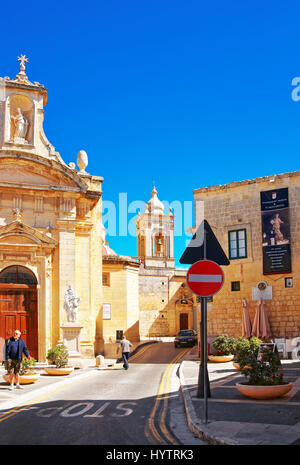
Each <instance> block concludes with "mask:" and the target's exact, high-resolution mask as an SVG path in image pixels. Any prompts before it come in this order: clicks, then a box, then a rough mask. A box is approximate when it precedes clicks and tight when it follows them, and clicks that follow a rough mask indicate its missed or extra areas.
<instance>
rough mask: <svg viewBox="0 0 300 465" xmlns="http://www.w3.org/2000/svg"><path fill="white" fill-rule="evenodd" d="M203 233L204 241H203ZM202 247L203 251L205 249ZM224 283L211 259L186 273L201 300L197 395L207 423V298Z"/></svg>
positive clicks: (220, 271)
mask: <svg viewBox="0 0 300 465" xmlns="http://www.w3.org/2000/svg"><path fill="white" fill-rule="evenodd" d="M205 239H206V238H205V235H204V241H205ZM205 249H206V248H205V247H204V251H205ZM223 283H224V273H223V271H222V269H221V267H220V266H219V265H218V264H217V263H215V262H213V261H211V260H206V259H205V258H204V259H203V260H199V261H198V262H196V263H194V264H193V265H192V266H191V267H190V269H189V270H188V273H187V285H188V287H189V288H190V290H191V291H192V292H194V293H195V294H196V295H197V296H198V297H197V301H198V302H199V300H198V299H199V297H200V299H201V300H200V301H201V324H200V337H201V363H200V369H199V377H198V392H197V396H198V397H200V398H204V419H203V421H204V423H207V416H208V415H207V398H208V396H209V397H210V386H209V378H208V371H207V298H208V297H209V296H212V295H214V294H216V293H217V292H218V291H219V290H220V289H221V287H222V286H223Z"/></svg>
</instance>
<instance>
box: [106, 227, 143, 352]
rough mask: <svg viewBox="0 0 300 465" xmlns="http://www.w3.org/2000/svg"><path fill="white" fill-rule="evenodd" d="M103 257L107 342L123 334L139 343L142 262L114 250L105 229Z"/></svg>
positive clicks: (113, 340)
mask: <svg viewBox="0 0 300 465" xmlns="http://www.w3.org/2000/svg"><path fill="white" fill-rule="evenodd" d="M102 257H103V263H102V267H103V268H102V287H103V338H104V342H105V343H111V342H115V341H116V340H118V339H120V337H121V335H122V334H125V335H126V337H127V338H128V339H129V340H130V341H132V342H135V341H139V340H140V332H139V268H140V263H139V261H138V260H136V259H133V258H132V257H127V256H124V255H118V254H117V253H116V252H115V251H114V250H112V249H111V248H110V247H109V246H108V243H107V241H106V240H105V233H104V228H103V246H102ZM106 353H107V346H105V354H106Z"/></svg>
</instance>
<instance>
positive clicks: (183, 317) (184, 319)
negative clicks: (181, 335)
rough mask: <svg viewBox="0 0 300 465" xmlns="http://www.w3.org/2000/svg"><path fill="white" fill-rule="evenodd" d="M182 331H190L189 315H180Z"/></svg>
mask: <svg viewBox="0 0 300 465" xmlns="http://www.w3.org/2000/svg"><path fill="white" fill-rule="evenodd" d="M182 329H189V315H188V313H180V330H182Z"/></svg>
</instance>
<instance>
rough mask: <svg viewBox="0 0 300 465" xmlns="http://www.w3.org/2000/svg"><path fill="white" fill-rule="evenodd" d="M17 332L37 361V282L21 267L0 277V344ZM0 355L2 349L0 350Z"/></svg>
mask: <svg viewBox="0 0 300 465" xmlns="http://www.w3.org/2000/svg"><path fill="white" fill-rule="evenodd" d="M15 329H19V330H20V331H21V338H22V339H23V340H24V341H25V343H26V345H27V347H28V350H29V353H30V355H31V356H32V357H34V358H35V359H36V360H37V359H38V313H37V280H36V277H35V275H34V274H33V273H32V271H31V270H29V269H28V268H25V267H24V266H20V265H14V266H9V267H7V268H5V269H4V270H2V271H1V273H0V343H1V346H3V343H4V341H5V339H6V338H8V337H11V336H13V333H14V330H15ZM1 354H2V347H1Z"/></svg>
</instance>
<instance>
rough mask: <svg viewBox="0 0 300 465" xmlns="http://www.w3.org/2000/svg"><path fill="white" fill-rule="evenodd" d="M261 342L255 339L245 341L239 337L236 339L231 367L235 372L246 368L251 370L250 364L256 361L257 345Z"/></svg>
mask: <svg viewBox="0 0 300 465" xmlns="http://www.w3.org/2000/svg"><path fill="white" fill-rule="evenodd" d="M261 342H262V341H261V340H260V339H258V338H257V337H255V336H254V337H252V338H251V339H246V338H244V337H240V338H238V339H236V341H235V344H234V355H235V357H234V361H233V366H234V367H235V368H236V369H237V370H245V369H246V368H249V367H250V368H249V369H251V364H252V363H253V362H255V361H256V359H257V354H258V349H259V345H260V344H261Z"/></svg>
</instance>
